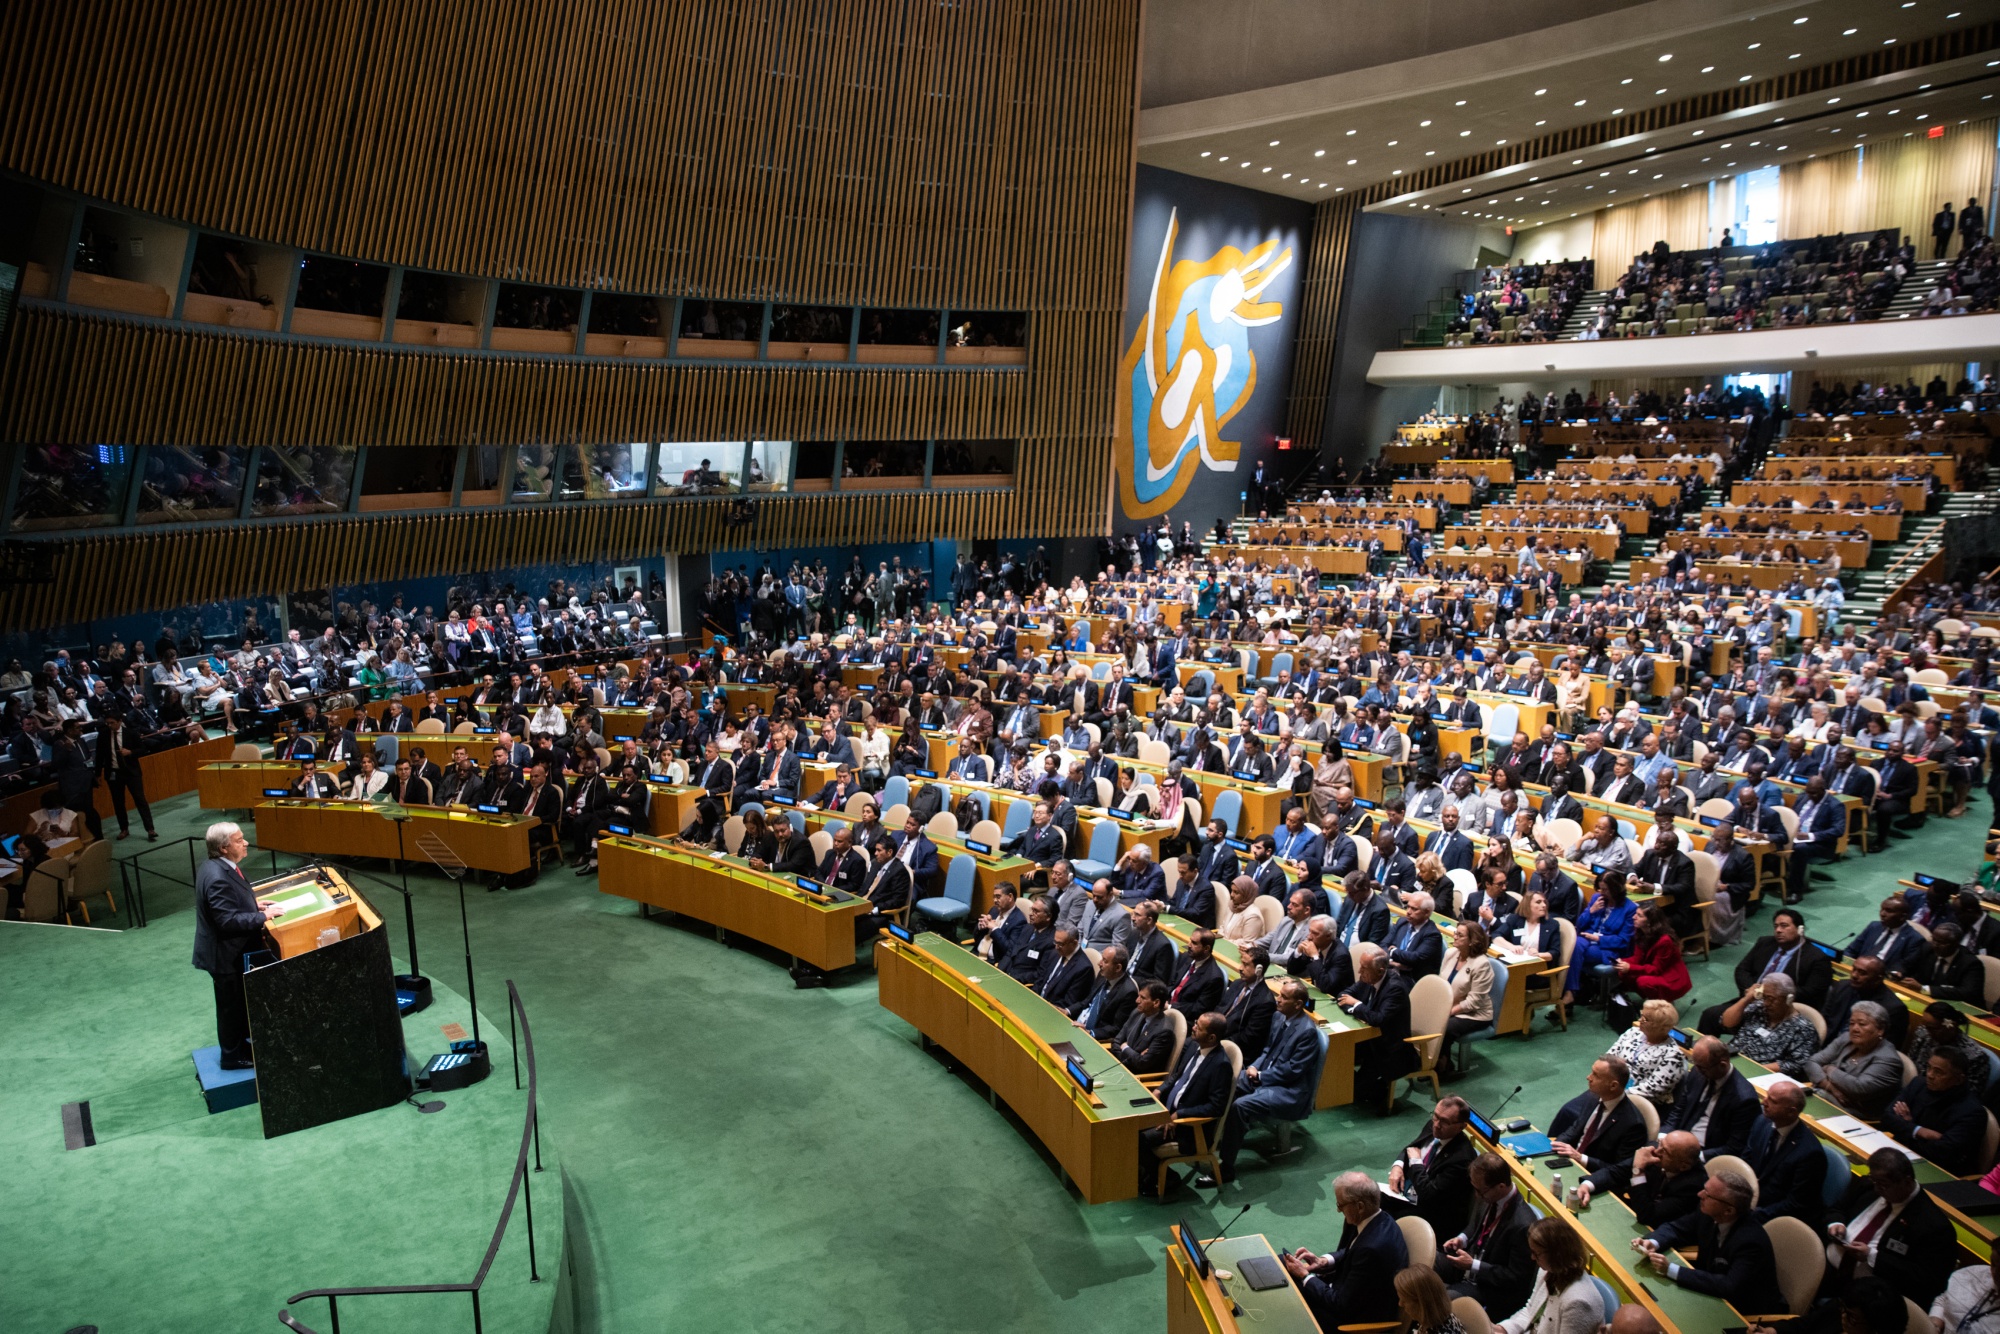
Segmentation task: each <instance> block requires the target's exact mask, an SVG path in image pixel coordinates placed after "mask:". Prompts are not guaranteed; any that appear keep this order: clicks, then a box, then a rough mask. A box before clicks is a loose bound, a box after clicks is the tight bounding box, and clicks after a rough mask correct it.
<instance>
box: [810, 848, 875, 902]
mask: <svg viewBox="0 0 2000 1334" xmlns="http://www.w3.org/2000/svg"><path fill="white" fill-rule="evenodd" d="M807 846H811V845H810V844H808V845H807ZM838 856H839V854H837V853H835V852H834V851H833V850H832V849H831V848H829V849H827V854H826V856H825V857H823V858H821V859H820V864H819V877H818V878H819V881H820V883H821V884H824V885H830V886H832V887H833V888H834V889H844V890H846V891H847V892H848V893H850V894H859V893H860V892H861V887H862V886H863V885H865V884H867V883H868V873H869V866H868V859H867V858H866V857H864V856H862V855H861V851H860V849H858V848H849V849H848V850H847V856H846V857H845V858H844V859H840V861H839V864H838V865H835V861H836V858H838Z"/></svg>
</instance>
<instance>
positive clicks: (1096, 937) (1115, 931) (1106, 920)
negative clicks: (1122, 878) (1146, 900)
mask: <svg viewBox="0 0 2000 1334" xmlns="http://www.w3.org/2000/svg"><path fill="white" fill-rule="evenodd" d="M1077 935H1078V936H1079V937H1080V938H1081V939H1082V941H1083V946H1084V948H1085V949H1092V950H1097V951H1098V952H1100V953H1102V952H1103V951H1105V950H1107V949H1110V948H1111V947H1112V946H1113V945H1117V946H1119V947H1120V948H1121V949H1128V948H1129V946H1130V945H1131V943H1132V910H1131V909H1129V908H1127V907H1126V906H1125V905H1124V904H1122V903H1120V902H1119V901H1118V891H1117V890H1116V889H1115V888H1114V887H1113V886H1112V884H1111V882H1110V881H1109V880H1099V881H1098V882H1097V883H1096V884H1094V885H1092V886H1091V887H1090V902H1089V903H1086V904H1085V905H1084V907H1083V918H1082V920H1081V921H1080V922H1079V923H1078V924H1077ZM1128 957H1129V955H1128Z"/></svg>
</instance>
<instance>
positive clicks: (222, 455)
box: [139, 445, 250, 523]
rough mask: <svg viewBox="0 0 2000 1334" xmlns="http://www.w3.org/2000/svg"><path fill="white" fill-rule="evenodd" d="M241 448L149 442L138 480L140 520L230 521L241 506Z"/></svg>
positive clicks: (245, 458)
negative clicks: (151, 444) (141, 472)
mask: <svg viewBox="0 0 2000 1334" xmlns="http://www.w3.org/2000/svg"><path fill="white" fill-rule="evenodd" d="M249 460H250V451H249V450H248V449H243V448H219V447H214V446H210V447H203V448H190V447H189V446H186V445H154V446H153V447H152V448H150V449H148V450H147V451H146V463H145V476H144V477H142V478H141V479H140V481H139V522H140V523H175V522H199V521H213V520H218V519H233V518H235V517H236V515H237V512H238V511H239V510H240V509H241V508H242V506H243V472H244V469H245V467H246V466H247V465H248V463H249Z"/></svg>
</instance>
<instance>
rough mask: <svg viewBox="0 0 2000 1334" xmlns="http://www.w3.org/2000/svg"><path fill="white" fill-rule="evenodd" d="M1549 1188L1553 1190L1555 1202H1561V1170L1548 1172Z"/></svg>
mask: <svg viewBox="0 0 2000 1334" xmlns="http://www.w3.org/2000/svg"><path fill="white" fill-rule="evenodd" d="M1549 1189H1550V1190H1552V1191H1554V1192H1555V1197H1556V1202H1557V1203H1558V1204H1560V1203H1562V1202H1563V1174H1562V1173H1561V1172H1551V1173H1550V1174H1549Z"/></svg>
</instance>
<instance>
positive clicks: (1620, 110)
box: [1611, 107, 1625, 116]
mask: <svg viewBox="0 0 2000 1334" xmlns="http://www.w3.org/2000/svg"><path fill="white" fill-rule="evenodd" d="M1611 114H1612V115H1614V116H1622V115H1624V114H1625V108H1624V107H1613V108H1611Z"/></svg>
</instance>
